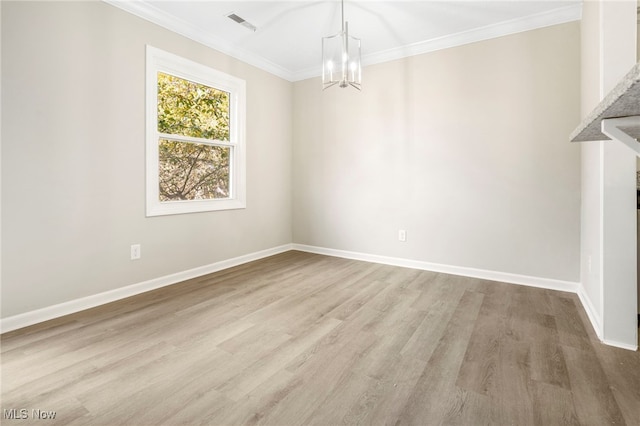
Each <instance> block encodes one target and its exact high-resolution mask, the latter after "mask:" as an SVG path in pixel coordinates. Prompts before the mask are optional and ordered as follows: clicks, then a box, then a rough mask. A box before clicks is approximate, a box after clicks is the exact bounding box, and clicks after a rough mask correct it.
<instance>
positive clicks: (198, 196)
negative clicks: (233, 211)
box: [158, 139, 231, 201]
mask: <svg viewBox="0 0 640 426" xmlns="http://www.w3.org/2000/svg"><path fill="white" fill-rule="evenodd" d="M158 151H159V155H160V170H159V176H160V201H179V200H210V199H215V198H229V157H230V155H231V149H230V148H229V147H222V146H211V145H205V144H197V143H188V142H178V141H172V140H167V139H160V141H159V144H158Z"/></svg>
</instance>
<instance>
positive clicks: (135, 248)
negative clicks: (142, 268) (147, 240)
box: [131, 244, 140, 260]
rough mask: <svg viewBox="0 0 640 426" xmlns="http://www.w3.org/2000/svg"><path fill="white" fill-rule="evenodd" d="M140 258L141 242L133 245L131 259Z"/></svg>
mask: <svg viewBox="0 0 640 426" xmlns="http://www.w3.org/2000/svg"><path fill="white" fill-rule="evenodd" d="M138 259H140V244H132V245H131V260H138Z"/></svg>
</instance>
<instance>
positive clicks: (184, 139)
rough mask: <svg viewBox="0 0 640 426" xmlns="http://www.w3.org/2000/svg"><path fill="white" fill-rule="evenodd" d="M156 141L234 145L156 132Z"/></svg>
mask: <svg viewBox="0 0 640 426" xmlns="http://www.w3.org/2000/svg"><path fill="white" fill-rule="evenodd" d="M158 139H167V140H172V141H177V142H190V143H201V144H205V145H217V146H234V145H235V144H234V143H231V142H228V141H221V140H218V139H204V138H194V137H192V136H183V135H174V134H170V133H161V132H158Z"/></svg>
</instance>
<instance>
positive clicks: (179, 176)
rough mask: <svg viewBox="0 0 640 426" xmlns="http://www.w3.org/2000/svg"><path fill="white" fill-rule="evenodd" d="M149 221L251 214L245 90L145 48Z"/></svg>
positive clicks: (225, 78)
mask: <svg viewBox="0 0 640 426" xmlns="http://www.w3.org/2000/svg"><path fill="white" fill-rule="evenodd" d="M146 79H147V95H146V97H147V98H146V101H147V106H146V108H147V111H146V114H147V136H146V139H147V151H146V157H147V171H146V173H147V216H160V215H168V214H178V213H193V212H203V211H212V210H228V209H239V208H244V207H245V174H246V173H245V140H244V138H245V129H244V123H245V121H244V116H245V82H244V80H240V79H238V78H235V77H232V76H230V75H227V74H225V73H222V72H220V71H216V70H214V69H212V68H209V67H206V66H204V65H201V64H198V63H195V62H192V61H189V60H187V59H183V58H181V57H179V56H176V55H173V54H171V53H168V52H164V51H162V50H160V49H156V48H154V47H151V46H147V75H146Z"/></svg>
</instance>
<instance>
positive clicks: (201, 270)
mask: <svg viewBox="0 0 640 426" xmlns="http://www.w3.org/2000/svg"><path fill="white" fill-rule="evenodd" d="M291 249H292V245H291V244H285V245H282V246H278V247H274V248H270V249H267V250H262V251H257V252H254V253H249V254H246V255H243V256H238V257H234V258H232V259H227V260H221V261H219V262H214V263H211V264H209V265H204V266H200V267H197V268H193V269H189V270H186V271H182V272H177V273H175V274H170V275H165V276H163V277H158V278H154V279H151V280H148V281H143V282H140V283H136V284H132V285H128V286H126V287H122V288H117V289H115V290H109V291H105V292H103V293H98V294H94V295H91V296H87V297H82V298H80V299H75V300H70V301H68V302H63V303H60V304H57V305H53V306H47V307H46V308H42V309H37V310H35V311H30V312H25V313H23V314H18V315H14V316H11V317H7V318H2V319H0V333H6V332H7V331H12V330H17V329H19V328H23V327H27V326H30V325H33V324H37V323H40V322H44V321H48V320H51V319H54V318H58V317H61V316H64V315H69V314H73V313H76V312H80V311H83V310H85V309H89V308H94V307H96V306H99V305H104V304H106V303H110V302H115V301H116V300H120V299H124V298H126V297H131V296H135V295H137V294H140V293H144V292H147V291H150V290H155V289H157V288H161V287H165V286H168V285H171V284H176V283H179V282H181V281H185V280H189V279H192V278H197V277H200V276H203V275H206V274H211V273H213V272H217V271H221V270H223V269H227V268H231V267H234V266H238V265H242V264H244V263H248V262H252V261H254V260H258V259H262V258H265V257H268V256H273V255H275V254H280V253H284V252H286V251H289V250H291Z"/></svg>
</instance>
